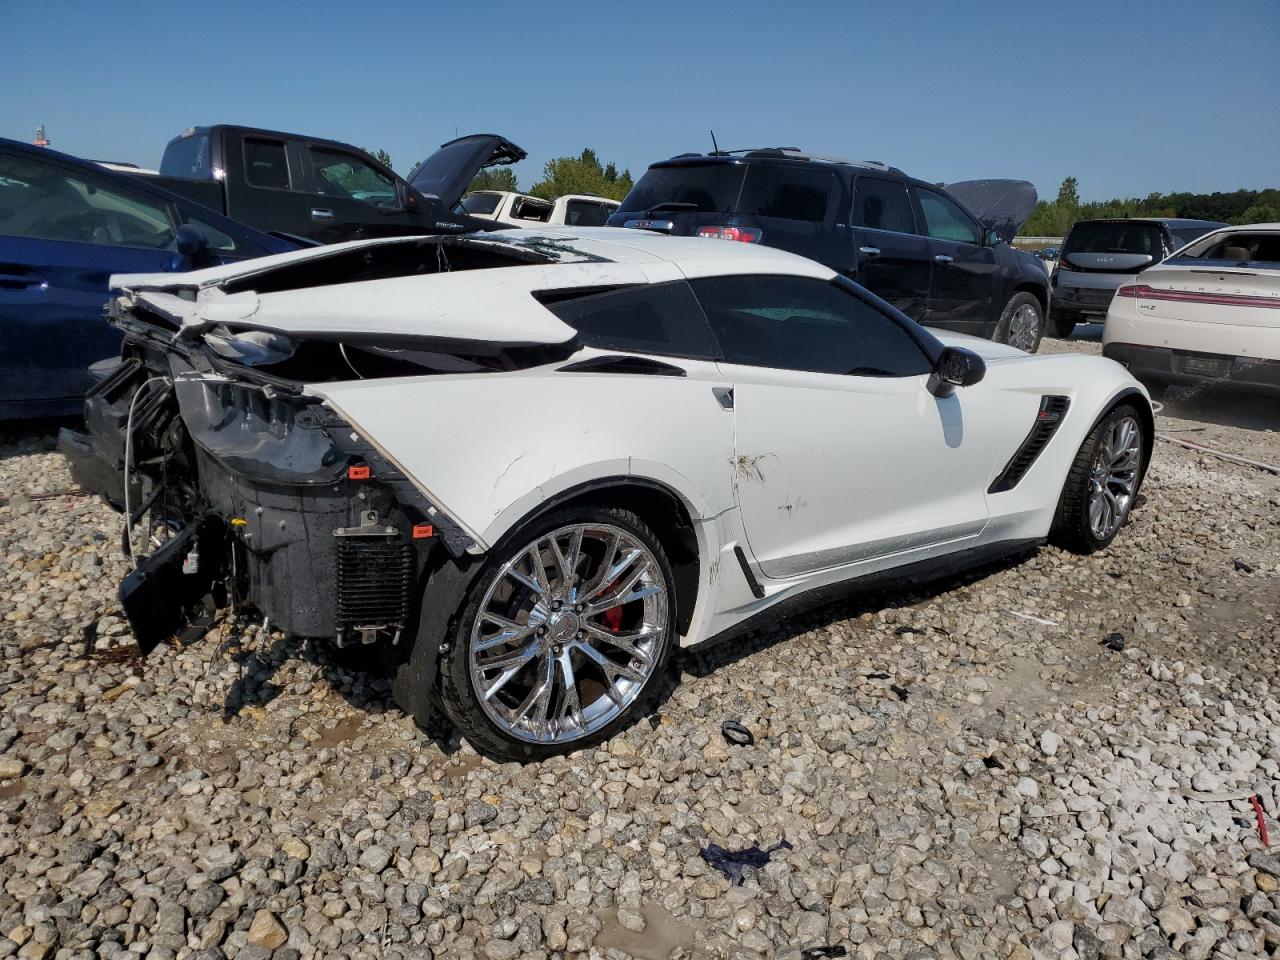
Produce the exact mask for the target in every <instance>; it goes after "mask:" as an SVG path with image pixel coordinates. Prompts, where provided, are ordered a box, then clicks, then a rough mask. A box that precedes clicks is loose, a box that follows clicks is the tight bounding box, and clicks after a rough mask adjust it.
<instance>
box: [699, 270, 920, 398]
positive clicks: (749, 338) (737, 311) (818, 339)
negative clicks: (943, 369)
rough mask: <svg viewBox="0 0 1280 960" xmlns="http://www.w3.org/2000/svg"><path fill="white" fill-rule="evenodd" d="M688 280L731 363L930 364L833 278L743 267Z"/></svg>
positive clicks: (896, 368)
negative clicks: (747, 271) (745, 271)
mask: <svg viewBox="0 0 1280 960" xmlns="http://www.w3.org/2000/svg"><path fill="white" fill-rule="evenodd" d="M691 285H692V287H693V290H694V293H696V294H697V296H698V301H699V303H701V304H702V309H703V311H704V312H705V313H706V315H707V320H708V321H709V322H710V324H711V330H712V332H713V333H714V334H715V336H716V339H717V340H719V341H720V348H721V350H722V351H723V353H724V357H725V360H726V361H728V362H730V363H741V364H747V365H749V366H755V367H774V368H778V369H783V370H807V371H809V372H811V373H834V374H846V375H852V376H868V377H911V376H917V375H919V374H923V373H928V372H929V371H930V370H931V369H932V368H933V364H932V363H931V361H930V359H929V357H928V355H927V354H926V353H925V351H924V349H923V348H922V347H921V346H920V344H919V343H917V342H916V340H915V338H914V337H913V336H912V335H911V334H910V333H909V332H908V331H907V329H906V328H905V327H903V325H902V324H901V323H899V322H898V321H897V320H896V319H894V318H893V317H891V316H889V315H887V314H885V313H884V312H883V311H882V310H880V309H879V308H878V307H876V306H875V305H874V304H871V303H869V302H867V301H866V300H863V299H862V298H861V297H859V296H858V295H857V294H855V293H853V292H852V291H850V290H846V289H844V288H843V287H841V286H838V285H836V284H835V283H831V282H828V281H824V280H816V279H811V278H809V277H791V276H781V275H759V276H756V275H742V276H730V277H707V278H703V279H699V280H693V281H691Z"/></svg>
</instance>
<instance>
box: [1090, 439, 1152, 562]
mask: <svg viewBox="0 0 1280 960" xmlns="http://www.w3.org/2000/svg"><path fill="white" fill-rule="evenodd" d="M1141 466H1142V430H1141V429H1140V428H1139V426H1138V421H1137V419H1136V418H1134V417H1122V418H1120V419H1119V420H1117V421H1116V422H1115V423H1114V424H1112V425H1111V429H1110V430H1109V431H1108V432H1107V435H1106V439H1105V440H1103V442H1102V447H1101V449H1099V450H1098V455H1097V456H1096V457H1095V458H1094V460H1093V470H1092V471H1091V473H1090V475H1089V529H1090V530H1091V531H1092V533H1093V535H1094V537H1096V538H1097V539H1098V540H1106V539H1107V538H1109V537H1111V536H1112V535H1113V534H1114V533H1115V532H1116V531H1117V530H1119V529H1120V525H1121V524H1122V523H1124V521H1125V518H1126V517H1127V516H1128V515H1129V510H1130V508H1131V507H1132V506H1133V494H1134V491H1135V490H1137V488H1138V470H1139V469H1140V468H1141Z"/></svg>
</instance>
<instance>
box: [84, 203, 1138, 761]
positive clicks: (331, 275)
mask: <svg viewBox="0 0 1280 960" xmlns="http://www.w3.org/2000/svg"><path fill="white" fill-rule="evenodd" d="M113 283H114V286H115V287H116V289H117V290H118V291H120V293H119V296H118V298H117V299H116V300H115V301H114V303H113V306H112V316H113V322H114V323H116V324H117V325H118V326H119V327H120V328H122V329H123V330H124V332H125V334H126V339H125V346H124V349H123V353H122V362H121V364H120V366H119V367H118V368H117V369H116V370H115V372H114V373H112V374H110V376H108V377H107V378H106V379H105V380H103V381H102V382H101V383H100V384H99V385H98V386H97V387H95V388H94V390H93V391H92V392H91V393H90V395H89V396H88V398H87V399H86V408H85V413H86V420H87V424H88V428H89V433H88V434H72V433H67V434H65V435H64V437H63V449H64V450H65V451H66V452H67V454H68V455H69V457H70V458H71V460H72V466H73V470H74V472H75V473H76V474H77V476H78V478H79V479H80V481H81V483H83V484H84V485H85V486H86V487H88V488H92V489H97V490H99V491H100V492H102V493H103V494H104V495H105V496H107V498H108V499H109V500H111V501H112V502H113V503H115V504H117V505H118V506H120V507H121V508H123V509H125V510H126V515H127V518H128V526H129V527H131V528H132V527H143V526H145V527H147V528H148V529H149V531H150V540H149V542H150V544H151V546H150V547H147V548H144V547H142V546H141V545H140V546H139V547H138V548H137V549H136V552H135V548H134V546H133V544H134V542H137V543H139V544H142V543H143V542H145V541H146V540H147V538H146V537H145V536H144V534H146V533H147V530H138V531H136V532H137V534H138V535H137V536H134V537H126V548H127V549H128V550H129V551H130V553H131V555H133V556H134V557H135V561H136V569H135V570H134V572H133V573H132V574H131V575H130V576H129V577H128V578H127V579H126V580H125V582H124V583H123V584H122V585H121V601H122V604H123V606H124V609H125V612H126V614H127V615H128V617H129V620H130V623H131V625H132V627H133V631H134V635H135V637H136V639H137V641H138V644H139V647H140V649H141V650H142V651H143V653H147V652H149V651H150V650H151V649H152V648H154V647H155V646H156V645H157V644H159V643H160V642H161V641H163V640H164V639H166V638H167V637H169V636H170V635H172V634H174V633H175V632H176V631H178V630H181V629H183V627H184V625H185V624H188V623H189V622H190V621H191V620H192V618H193V617H195V616H196V615H197V614H198V612H199V611H200V610H202V609H206V610H207V609H210V608H211V606H212V605H217V604H224V603H227V602H229V601H230V600H233V599H234V600H236V601H237V602H238V603H239V604H240V605H241V607H242V608H243V606H245V605H249V606H252V607H255V608H257V609H258V610H259V611H261V613H262V614H263V615H265V616H267V617H268V618H269V619H270V621H271V623H272V624H274V625H277V626H279V627H280V628H281V629H283V630H284V631H286V632H287V633H289V634H292V635H298V636H307V637H327V638H330V639H333V640H335V641H336V642H337V643H338V644H341V645H348V644H360V643H369V644H372V643H381V644H385V645H388V647H389V648H390V649H391V650H392V651H393V658H394V660H395V662H396V664H397V665H396V667H395V671H396V672H395V677H394V682H393V689H394V691H395V693H396V696H397V699H398V700H399V702H400V703H401V704H402V705H403V706H404V708H405V709H406V710H408V711H410V712H412V713H414V714H415V715H417V716H419V717H423V716H424V715H425V714H427V713H428V712H429V711H430V710H431V709H433V708H434V706H441V707H443V709H444V710H445V712H446V713H447V714H448V716H449V717H450V718H451V719H452V720H453V722H454V723H455V724H456V725H457V726H458V727H459V728H460V729H461V731H462V732H463V733H464V734H465V735H467V736H468V737H469V738H470V739H471V741H472V742H473V743H474V744H475V745H476V746H477V748H479V749H481V750H484V751H487V752H488V753H490V754H491V755H495V756H500V757H510V758H519V759H531V758H537V757H540V756H545V755H548V754H551V753H556V752H562V751H566V750H571V749H575V748H578V747H581V746H585V745H587V744H590V743H593V742H597V741H599V740H601V739H604V738H606V737H608V736H609V735H610V734H612V733H613V732H614V731H616V730H617V729H619V727H621V726H622V725H625V724H627V723H628V722H629V721H631V720H633V719H634V718H635V717H636V715H637V714H638V712H639V711H640V710H642V709H643V707H644V704H645V702H646V700H647V695H648V694H649V693H651V692H653V690H654V688H655V687H656V685H657V681H658V677H659V674H660V672H661V671H662V669H663V666H664V664H665V662H666V660H667V657H668V655H669V654H670V652H671V650H672V648H673V646H674V645H676V644H693V643H697V642H699V641H701V640H704V639H707V638H709V637H712V636H714V635H716V634H720V633H722V632H724V631H726V630H728V629H729V628H731V627H734V626H735V625H738V624H740V623H742V622H743V621H746V620H747V619H748V618H751V617H754V616H755V615H757V614H760V613H762V612H763V611H766V610H768V609H769V608H771V607H773V606H774V605H775V604H778V603H779V602H781V601H784V600H788V599H792V598H797V597H799V596H801V595H810V594H812V593H813V592H815V591H819V590H821V589H822V588H829V587H835V586H839V585H841V584H844V583H846V582H847V581H851V580H855V579H858V578H864V577H868V576H873V575H874V576H877V577H879V576H889V575H902V574H906V575H914V574H917V573H919V572H920V571H921V570H922V569H925V568H929V567H933V568H937V567H942V568H944V569H958V568H960V567H962V566H964V565H966V564H972V563H974V562H976V561H978V560H980V559H986V558H989V557H992V556H994V555H998V554H1003V553H1008V552H1011V551H1016V550H1025V549H1027V548H1028V547H1029V546H1032V545H1036V544H1040V543H1043V542H1045V541H1046V540H1047V539H1053V540H1055V541H1056V542H1058V543H1060V544H1062V545H1064V546H1066V547H1068V548H1071V549H1075V550H1080V551H1091V550H1095V549H1098V548H1101V547H1104V546H1106V545H1107V544H1108V543H1109V542H1110V541H1111V539H1112V538H1113V537H1114V536H1115V535H1116V533H1117V531H1118V530H1119V529H1120V527H1121V525H1122V524H1123V523H1124V521H1125V519H1126V518H1127V516H1128V514H1129V511H1130V509H1131V508H1132V506H1133V503H1134V499H1135V497H1136V496H1137V494H1138V489H1139V486H1140V484H1141V482H1142V478H1143V474H1144V471H1145V468H1146V465H1147V461H1148V458H1149V455H1150V452H1151V443H1152V413H1151V405H1150V402H1149V400H1148V397H1147V395H1146V393H1145V392H1144V391H1143V389H1142V387H1141V386H1140V385H1139V384H1138V383H1137V381H1135V380H1134V379H1133V378H1131V377H1130V376H1129V375H1128V374H1127V373H1126V372H1125V370H1124V369H1123V368H1122V367H1121V366H1119V365H1118V364H1116V363H1114V362H1112V361H1110V360H1106V359H1103V358H1100V357H1087V356H1079V355H1056V356H1030V355H1027V354H1024V353H1022V352H1020V351H1018V350H1016V349H1013V348H1010V347H1007V346H1003V345H1000V344H995V343H990V342H987V341H984V340H976V339H972V338H968V337H963V336H958V335H940V336H935V335H934V334H932V333H930V332H929V331H927V330H925V329H924V328H922V327H920V326H918V325H917V324H915V323H913V322H912V321H911V320H909V319H907V318H906V317H905V316H903V315H902V314H900V313H898V312H897V311H896V310H894V309H893V308H892V307H890V306H888V305H887V304H885V303H884V302H883V301H881V300H879V299H878V298H876V297H874V296H872V295H871V294H869V293H867V292H866V291H864V290H863V289H861V288H860V287H858V286H857V285H856V284H853V283H851V282H850V281H848V280H846V279H844V278H842V277H839V276H838V275H836V274H835V273H833V272H832V271H831V270H829V269H827V268H826V267H823V266H820V265H819V264H817V263H814V262H812V261H809V260H805V259H802V258H800V257H796V256H793V255H791V254H787V253H783V252H781V251H778V250H774V249H771V248H767V247H758V246H753V245H747V244H736V243H725V242H723V241H716V240H697V239H680V238H671V237H664V236H659V235H652V234H646V233H640V232H634V231H622V230H611V229H607V228H605V229H582V230H573V231H569V230H559V231H557V230H546V229H543V230H538V231H536V232H535V231H509V232H501V233H492V234H484V235H472V236H461V237H446V238H440V237H427V238H409V239H403V238H401V239H393V240H374V241H364V242H357V243H351V244H343V245H338V246H332V247H324V248H318V249H314V250H306V251H301V252H298V253H291V254H284V255H281V256H275V257H268V258H264V259H261V260H256V261H251V262H248V263H243V264H238V265H234V266H229V267H219V268H215V269H211V270H205V271H199V272H195V273H189V274H184V275H173V274H159V275H148V276H126V277H116V278H114V279H113ZM143 549H150V550H151V551H152V552H150V553H149V554H148V555H145V556H144V555H142V551H143Z"/></svg>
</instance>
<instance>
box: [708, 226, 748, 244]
mask: <svg viewBox="0 0 1280 960" xmlns="http://www.w3.org/2000/svg"><path fill="white" fill-rule="evenodd" d="M698 236H700V237H707V238H708V239H711V240H737V241H739V242H740V243H759V242H760V237H761V232H760V231H759V230H757V229H756V228H755V227H699V228H698Z"/></svg>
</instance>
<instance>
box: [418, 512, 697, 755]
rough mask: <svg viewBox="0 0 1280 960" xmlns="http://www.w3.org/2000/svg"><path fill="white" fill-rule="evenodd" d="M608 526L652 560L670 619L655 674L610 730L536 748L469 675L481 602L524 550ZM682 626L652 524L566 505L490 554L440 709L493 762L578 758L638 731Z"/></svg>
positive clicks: (474, 589)
mask: <svg viewBox="0 0 1280 960" xmlns="http://www.w3.org/2000/svg"><path fill="white" fill-rule="evenodd" d="M582 523H585V524H607V525H610V526H612V527H616V528H621V529H622V530H624V531H626V532H627V533H628V534H630V535H631V536H633V537H635V538H636V539H637V540H638V541H639V542H640V543H641V544H643V546H645V547H646V548H647V549H648V550H649V551H650V553H651V554H652V555H653V558H654V560H655V561H656V563H657V566H658V568H659V572H660V575H661V579H662V582H663V586H664V588H665V591H666V599H667V608H666V609H667V617H666V624H665V629H664V630H662V631H661V635H660V636H658V637H657V639H656V645H655V653H654V656H653V660H654V666H653V669H652V672H651V673H650V674H649V676H648V678H647V679H646V680H644V681H643V683H642V684H641V687H640V691H639V693H638V694H636V695H635V697H634V699H633V700H632V701H631V703H630V704H629V705H628V706H627V707H626V708H625V709H624V710H622V711H621V712H620V713H619V714H618V715H617V716H616V717H614V718H613V719H612V720H610V721H609V722H608V723H607V724H606V725H605V726H603V727H601V728H600V729H598V730H595V731H593V732H591V733H588V734H585V735H583V736H580V737H577V738H574V739H572V740H568V741H558V742H555V743H535V742H531V741H528V740H522V739H520V738H519V737H517V736H514V735H512V734H511V733H509V732H508V731H507V730H504V729H503V728H502V727H501V726H499V725H498V724H497V723H495V722H494V721H493V720H492V719H491V718H490V717H489V716H488V714H487V713H486V712H485V709H484V708H483V707H482V706H481V703H480V698H479V696H478V694H477V692H476V690H475V687H474V684H473V681H472V676H471V669H470V657H471V643H472V636H473V631H472V626H473V625H474V624H475V622H476V618H477V617H478V616H479V615H480V604H481V603H482V602H483V600H484V598H485V596H486V594H487V593H488V591H489V588H490V586H491V585H493V583H494V581H495V580H496V579H497V578H498V577H499V576H500V574H501V570H502V567H503V566H504V564H506V563H507V561H509V560H512V559H513V558H514V557H516V556H519V554H520V553H522V552H523V551H524V550H525V548H526V546H527V545H529V544H530V543H531V542H533V541H535V540H536V539H537V538H539V537H543V536H545V535H547V534H549V533H551V532H552V531H555V530H557V529H559V528H561V527H564V526H567V525H570V524H582ZM676 623H677V611H676V593H675V580H674V577H673V575H672V571H671V564H670V561H669V560H668V558H667V553H666V550H664V549H663V546H662V541H661V540H659V539H658V537H657V536H656V535H655V534H654V533H653V531H652V530H651V529H650V528H649V526H648V524H646V523H645V522H644V520H642V519H641V518H640V517H639V516H637V515H636V514H635V513H633V512H631V511H630V510H623V509H619V508H617V507H609V506H598V505H588V504H583V505H577V506H575V505H569V506H566V507H562V508H560V509H557V510H553V511H551V512H549V513H546V514H543V515H542V516H539V517H535V518H534V519H533V520H531V521H530V522H528V523H526V524H524V525H522V526H521V527H519V528H517V529H516V530H514V531H513V532H512V533H510V534H508V535H507V536H506V537H504V538H503V540H502V541H501V542H500V543H499V544H498V545H497V546H496V547H495V548H494V549H493V550H492V551H490V554H489V556H488V558H487V559H486V560H485V562H484V565H483V566H482V567H481V569H480V570H479V572H478V574H477V576H475V577H474V578H473V579H472V581H471V584H470V587H469V589H468V591H467V594H466V598H465V601H464V603H463V605H462V612H461V616H459V617H456V618H455V619H454V621H453V623H452V625H451V634H450V637H449V647H448V651H447V652H446V653H445V654H444V655H442V657H441V662H440V692H441V705H442V706H443V708H444V711H445V713H446V714H447V715H448V717H449V719H450V720H451V721H452V722H453V724H454V726H455V727H456V728H457V729H458V731H459V732H460V733H461V734H462V735H463V736H465V737H466V738H467V739H468V740H469V741H470V742H471V745H472V746H473V747H475V749H476V750H477V751H478V752H480V753H483V754H485V755H487V756H489V757H491V758H493V759H495V760H502V761H509V760H515V761H520V762H528V761H534V760H541V759H544V758H546V757H550V756H556V755H558V754H563V753H568V752H571V751H575V750H581V749H584V748H586V747H591V746H594V745H595V744H597V743H600V742H602V741H604V740H607V739H609V738H610V737H612V736H613V735H614V734H615V733H617V732H618V731H619V730H621V729H623V728H624V727H627V726H629V725H630V724H632V723H634V722H635V721H636V720H637V719H638V718H640V717H641V716H643V715H644V714H645V713H646V712H647V711H648V709H649V708H650V704H651V701H652V700H653V698H654V697H655V696H656V694H657V692H658V690H659V689H660V687H661V685H662V680H663V678H664V677H665V675H666V673H667V665H668V661H669V659H670V656H671V650H672V647H673V646H674V642H675V624H676Z"/></svg>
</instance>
